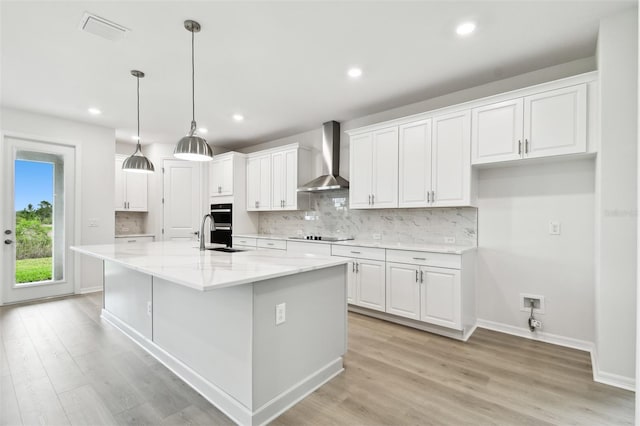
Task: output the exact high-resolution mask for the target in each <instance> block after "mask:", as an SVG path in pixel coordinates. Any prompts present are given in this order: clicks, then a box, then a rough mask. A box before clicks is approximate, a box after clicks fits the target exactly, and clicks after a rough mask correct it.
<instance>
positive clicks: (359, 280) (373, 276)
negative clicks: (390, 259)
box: [347, 259, 385, 312]
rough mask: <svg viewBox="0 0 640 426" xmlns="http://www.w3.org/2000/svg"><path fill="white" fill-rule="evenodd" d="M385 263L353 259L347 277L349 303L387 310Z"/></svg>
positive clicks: (377, 309)
mask: <svg viewBox="0 0 640 426" xmlns="http://www.w3.org/2000/svg"><path fill="white" fill-rule="evenodd" d="M384 301H385V271H384V262H381V261H378V260H365V259H351V264H350V266H349V276H348V277H347V302H348V303H350V304H352V305H358V306H362V307H364V308H369V309H375V310H376V311H382V312H384V310H385V302H384Z"/></svg>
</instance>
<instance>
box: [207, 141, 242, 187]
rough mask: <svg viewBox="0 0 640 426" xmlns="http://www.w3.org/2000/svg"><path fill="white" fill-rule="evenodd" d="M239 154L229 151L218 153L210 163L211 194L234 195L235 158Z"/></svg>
mask: <svg viewBox="0 0 640 426" xmlns="http://www.w3.org/2000/svg"><path fill="white" fill-rule="evenodd" d="M236 155H237V154H236V153H234V152H227V153H224V154H220V155H216V156H214V157H213V161H211V162H210V163H209V196H210V197H222V196H229V195H233V160H234V157H235V156H236Z"/></svg>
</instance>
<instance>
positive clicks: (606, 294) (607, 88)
mask: <svg viewBox="0 0 640 426" xmlns="http://www.w3.org/2000/svg"><path fill="white" fill-rule="evenodd" d="M637 25H638V20H637V11H636V9H632V10H629V11H627V12H625V13H622V14H619V15H616V16H613V17H611V18H608V19H604V20H602V21H601V23H600V32H599V36H598V55H597V56H598V68H599V71H600V97H601V124H600V128H601V133H600V138H601V147H600V150H599V153H598V158H597V164H596V193H597V196H596V246H597V250H596V265H597V269H596V284H595V289H596V290H595V297H596V311H595V312H596V358H595V359H596V365H594V370H595V371H594V376H595V377H596V378H597V379H599V380H602V381H609V382H611V381H613V382H625V381H626V382H627V383H629V385H632V384H633V382H634V379H635V334H636V330H635V315H636V306H635V300H636V272H637V271H636V267H637V265H636V261H637V256H636V229H637V228H636V226H637V222H636V216H637V210H636V207H637V203H636V201H637V192H636V190H637V188H636V182H637V141H638V140H637V97H636V95H637V83H638V78H637V72H638V68H637V66H638V57H637V53H638V47H637V43H638V38H637V34H638V30H637Z"/></svg>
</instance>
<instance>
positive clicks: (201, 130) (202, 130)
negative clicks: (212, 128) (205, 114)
mask: <svg viewBox="0 0 640 426" xmlns="http://www.w3.org/2000/svg"><path fill="white" fill-rule="evenodd" d="M208 131H209V130H207V128H206V127H200V128H199V129H198V133H202V134H204V133H207V132H208Z"/></svg>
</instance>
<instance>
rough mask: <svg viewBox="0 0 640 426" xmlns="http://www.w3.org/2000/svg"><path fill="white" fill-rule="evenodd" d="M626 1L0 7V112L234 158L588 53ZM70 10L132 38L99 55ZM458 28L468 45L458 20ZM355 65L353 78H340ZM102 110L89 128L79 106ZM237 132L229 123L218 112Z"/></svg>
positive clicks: (103, 44) (100, 46)
mask: <svg viewBox="0 0 640 426" xmlns="http://www.w3.org/2000/svg"><path fill="white" fill-rule="evenodd" d="M633 4H635V1H634V0H630V1H613V0H607V1H566V2H564V1H508V2H507V1H494V2H486V1H471V2H460V1H428V2H427V1H425V2H419V1H413V2H399V1H386V2H381V1H372V2H369V1H351V2H346V1H342V2H310V1H298V2H292V1H286V2H271V1H259V2H245V1H226V2H215V1H209V2H204V1H194V2H188V1H173V2H170V1H169V2H168V1H140V2H133V1H127V2H112V1H87V2H81V1H68V2H58V1H45V2H33V1H15V2H12V1H3V2H2V3H1V6H0V7H1V13H2V21H1V27H2V29H1V36H2V58H1V59H2V63H1V67H2V69H1V72H2V77H1V84H2V93H1V99H0V101H1V103H2V105H3V106H8V107H15V108H20V109H25V110H32V111H36V112H41V113H45V114H51V115H56V116H61V117H66V118H70V119H74V120H79V121H85V122H92V123H96V124H101V125H105V126H109V127H114V128H116V134H117V137H118V139H119V140H123V141H129V142H130V141H131V135H133V134H134V133H135V126H136V122H135V78H134V77H132V76H131V75H130V74H129V70H131V69H140V70H142V71H144V72H145V73H146V74H147V77H146V78H145V79H143V80H142V81H141V96H142V98H141V108H142V111H141V126H142V132H141V133H142V138H143V142H144V143H151V142H161V143H173V142H175V141H177V140H178V139H179V138H180V137H181V136H182V135H183V134H185V133H186V132H187V130H188V127H189V123H190V119H191V100H190V33H188V32H187V31H186V30H185V29H184V28H183V21H184V20H185V19H195V20H197V21H199V22H200V23H201V25H202V31H201V32H200V33H199V34H196V120H197V121H198V125H199V126H202V127H207V128H208V129H209V133H208V134H207V135H206V137H207V139H208V141H209V142H210V143H212V144H213V145H219V146H226V147H230V148H239V147H242V146H246V145H250V144H253V143H256V142H258V141H266V140H271V139H275V138H278V137H282V136H286V135H290V134H293V133H297V132H301V131H306V130H309V129H313V128H318V127H320V125H321V123H322V122H323V121H327V120H338V121H344V120H348V119H352V118H356V117H361V116H364V115H367V114H371V113H374V112H378V111H382V110H385V109H389V108H393V107H396V106H400V105H404V104H408V103H411V102H416V101H419V100H423V99H427V98H430V97H433V96H436V95H440V94H444V93H447V92H451V91H455V90H459V89H463V88H467V87H472V86H476V85H479V84H482V83H486V82H489V81H493V80H496V79H500V78H505V77H508V76H512V75H516V74H520V73H523V72H527V71H531V70H534V69H539V68H542V67H546V66H550V65H554V64H558V63H562V62H566V61H570V60H573V59H578V58H584V57H588V56H591V55H593V54H594V52H595V46H596V37H597V30H598V21H599V19H600V18H601V17H603V16H607V15H611V14H614V13H616V12H618V11H620V10H623V9H626V8H629V7H632V5H633ZM85 11H88V12H91V13H94V14H96V15H99V16H101V17H103V18H106V19H109V20H111V21H114V22H116V23H119V24H121V25H123V26H125V27H127V28H130V29H131V32H130V33H128V34H127V36H126V38H125V39H124V40H122V41H119V42H111V41H108V40H105V39H102V38H99V37H97V36H95V35H92V34H88V33H85V32H82V31H80V30H79V29H78V25H79V22H80V19H81V17H82V15H83V13H84V12H85ZM467 19H472V20H474V21H476V22H477V25H478V28H477V31H476V33H475V34H474V35H472V36H471V37H468V38H464V39H463V38H460V37H458V36H456V34H455V31H454V30H455V26H456V24H457V23H459V22H461V21H463V20H467ZM353 65H358V66H361V67H362V69H363V71H364V74H363V76H362V78H361V79H359V80H358V81H353V80H351V79H349V78H348V77H347V76H346V71H347V69H348V68H349V67H350V66H353ZM90 106H96V107H98V108H100V109H101V110H102V111H103V114H102V115H101V116H98V117H92V116H89V114H88V113H87V108H88V107H90ZM236 112H239V113H242V114H243V115H245V117H246V120H245V121H244V122H242V123H236V122H234V121H233V119H232V118H231V116H232V114H234V113H236Z"/></svg>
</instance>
